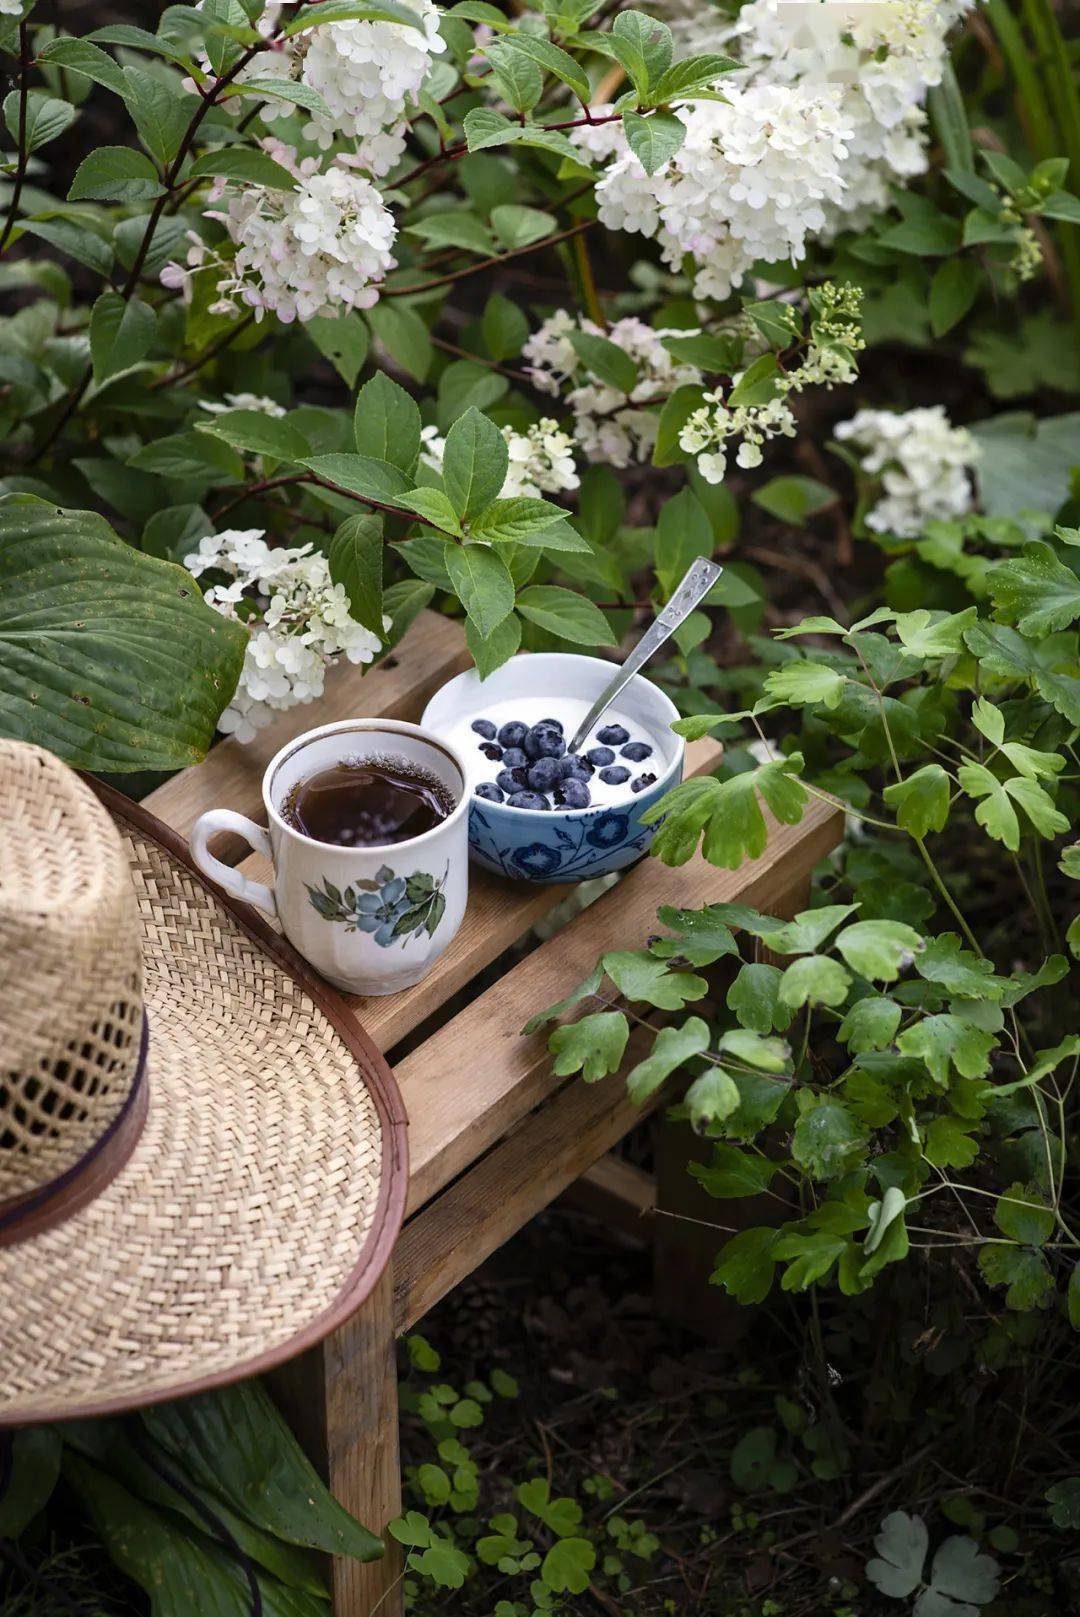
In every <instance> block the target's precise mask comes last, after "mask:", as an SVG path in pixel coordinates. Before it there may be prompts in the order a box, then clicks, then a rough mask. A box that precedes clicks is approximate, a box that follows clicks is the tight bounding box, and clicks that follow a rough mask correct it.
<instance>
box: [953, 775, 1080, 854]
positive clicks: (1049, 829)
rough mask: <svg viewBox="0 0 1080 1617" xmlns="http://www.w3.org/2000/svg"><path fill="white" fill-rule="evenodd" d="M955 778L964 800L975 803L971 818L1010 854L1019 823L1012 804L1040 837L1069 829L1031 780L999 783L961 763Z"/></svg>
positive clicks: (1020, 778) (1017, 843)
mask: <svg viewBox="0 0 1080 1617" xmlns="http://www.w3.org/2000/svg"><path fill="white" fill-rule="evenodd" d="M956 778H957V780H958V781H959V783H960V786H961V788H962V790H963V791H964V792H965V793H966V794H967V796H968V797H973V798H975V799H976V800H977V801H978V807H977V808H976V810H975V818H976V820H977V821H978V822H979V824H980V825H981V826H982V827H983V828H984V830H985V831H986V832H987V834H988V835H989V836H991V837H993V838H994V840H995V841H996V842H1003V843H1004V844H1005V846H1006V847H1007V848H1009V849H1010V850H1011V851H1012V852H1014V853H1015V852H1016V850H1017V849H1018V848H1019V846H1020V822H1019V820H1018V819H1017V816H1016V810H1015V808H1014V807H1013V804H1014V803H1017V804H1019V805H1020V807H1021V808H1022V809H1023V810H1024V813H1025V814H1026V815H1027V817H1028V819H1029V820H1030V821H1031V823H1032V825H1033V826H1034V827H1035V829H1036V831H1037V832H1038V833H1039V835H1040V836H1043V837H1056V836H1059V835H1060V834H1061V833H1062V832H1063V831H1067V830H1068V829H1069V822H1068V820H1067V819H1066V818H1065V816H1064V815H1063V814H1062V813H1060V812H1059V810H1058V809H1057V808H1055V806H1054V800H1053V798H1052V797H1050V796H1049V794H1048V793H1047V792H1045V791H1044V790H1043V788H1042V787H1041V786H1039V785H1038V784H1037V783H1036V782H1035V781H1032V780H1028V779H1025V778H1024V777H1023V776H1021V775H1018V776H1016V777H1014V778H1013V779H1012V780H1006V781H1000V780H998V778H997V776H996V775H994V774H992V773H991V772H990V770H989V769H987V768H986V767H985V765H983V764H962V765H961V767H960V768H959V769H958V770H957V772H956Z"/></svg>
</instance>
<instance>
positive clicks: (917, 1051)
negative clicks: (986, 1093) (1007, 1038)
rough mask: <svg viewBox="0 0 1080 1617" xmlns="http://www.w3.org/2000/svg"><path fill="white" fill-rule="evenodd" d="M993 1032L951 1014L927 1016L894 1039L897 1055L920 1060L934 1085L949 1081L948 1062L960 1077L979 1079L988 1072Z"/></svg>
mask: <svg viewBox="0 0 1080 1617" xmlns="http://www.w3.org/2000/svg"><path fill="white" fill-rule="evenodd" d="M996 1043H997V1040H996V1038H995V1036H994V1034H993V1033H987V1032H985V1031H984V1030H983V1029H982V1028H979V1027H975V1026H973V1025H972V1024H971V1023H970V1022H967V1021H964V1020H962V1019H961V1017H959V1016H954V1015H953V1014H952V1013H951V1012H943V1013H942V1014H941V1015H939V1016H927V1017H924V1018H923V1019H922V1021H920V1022H916V1023H915V1024H914V1025H913V1026H912V1027H909V1028H905V1029H904V1031H903V1033H901V1034H899V1036H898V1037H897V1040H896V1047H897V1049H898V1050H899V1051H900V1053H901V1055H905V1056H913V1057H914V1058H915V1059H916V1060H917V1061H924V1062H925V1063H926V1066H927V1068H928V1069H929V1072H930V1075H931V1077H933V1079H934V1080H935V1082H937V1083H939V1084H941V1085H945V1084H947V1083H948V1082H949V1067H950V1063H951V1064H952V1065H953V1066H954V1067H955V1068H956V1070H957V1072H958V1073H960V1074H961V1075H962V1076H963V1077H964V1078H981V1077H982V1076H983V1074H984V1073H986V1072H988V1071H989V1069H990V1053H991V1051H992V1050H993V1049H994V1046H995V1044H996Z"/></svg>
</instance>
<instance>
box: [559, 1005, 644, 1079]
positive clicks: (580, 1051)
mask: <svg viewBox="0 0 1080 1617" xmlns="http://www.w3.org/2000/svg"><path fill="white" fill-rule="evenodd" d="M629 1037H630V1027H629V1024H628V1022H627V1020H626V1017H625V1016H624V1015H623V1014H622V1012H621V1011H596V1012H594V1013H593V1014H592V1015H591V1016H583V1017H582V1018H581V1020H580V1021H579V1022H570V1023H569V1024H568V1025H567V1026H566V1027H557V1028H556V1029H555V1031H554V1033H552V1035H551V1038H550V1039H549V1040H548V1049H549V1050H550V1051H551V1053H552V1055H553V1056H554V1057H555V1066H554V1069H553V1070H554V1072H555V1074H556V1076H557V1077H559V1078H565V1077H566V1075H567V1074H568V1073H571V1072H580V1073H581V1076H582V1077H583V1078H584V1080H585V1082H586V1083H587V1084H593V1083H596V1081H597V1079H599V1078H606V1077H607V1075H608V1073H612V1072H618V1070H619V1067H620V1066H621V1065H622V1058H623V1054H624V1052H625V1050H626V1041H627V1039H628V1038H629Z"/></svg>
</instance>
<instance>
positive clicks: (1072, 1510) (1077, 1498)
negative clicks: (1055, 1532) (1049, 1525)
mask: <svg viewBox="0 0 1080 1617" xmlns="http://www.w3.org/2000/svg"><path fill="white" fill-rule="evenodd" d="M1045 1498H1046V1502H1047V1504H1048V1505H1049V1506H1050V1520H1051V1521H1052V1522H1053V1524H1054V1526H1055V1527H1060V1528H1062V1529H1065V1530H1068V1529H1072V1528H1074V1527H1075V1528H1080V1477H1067V1478H1066V1479H1065V1481H1064V1482H1056V1483H1055V1484H1054V1486H1053V1487H1052V1488H1047V1490H1046V1494H1045Z"/></svg>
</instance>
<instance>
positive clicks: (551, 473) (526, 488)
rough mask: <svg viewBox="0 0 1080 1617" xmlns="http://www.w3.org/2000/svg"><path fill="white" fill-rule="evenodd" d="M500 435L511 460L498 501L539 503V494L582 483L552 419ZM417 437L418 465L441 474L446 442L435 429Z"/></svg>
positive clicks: (569, 446) (570, 448)
mask: <svg viewBox="0 0 1080 1617" xmlns="http://www.w3.org/2000/svg"><path fill="white" fill-rule="evenodd" d="M502 435H503V437H504V438H505V439H506V447H507V450H508V451H509V455H510V460H509V464H508V465H507V468H506V477H505V478H504V480H503V486H502V489H501V491H500V498H501V499H504V500H511V499H515V498H516V497H517V496H519V495H526V496H528V498H530V499H538V498H539V497H540V496H541V495H542V494H566V493H569V492H570V491H571V490H572V489H576V488H577V487H578V485H579V483H580V482H581V479H580V478H579V477H578V474H577V467H576V466H575V465H574V441H573V439H572V438H571V437H569V436H568V434H567V433H565V432H563V430H562V428H561V427H560V426H559V423H558V422H557V421H555V420H553V419H552V417H551V416H544V417H543V418H542V419H541V420H539V421H536V422H534V423H533V424H532V426H530V427H527V428H526V430H525V431H524V432H516V431H515V430H514V428H513V427H504V428H503V429H502ZM420 436H421V444H420V460H421V462H422V463H423V464H424V465H425V466H430V467H431V468H432V470H433V471H436V472H441V471H442V464H443V453H444V451H445V449H446V439H445V438H444V437H442V435H441V434H440V432H439V430H438V428H437V427H425V428H424V429H423V431H422V433H421V435H420Z"/></svg>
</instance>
